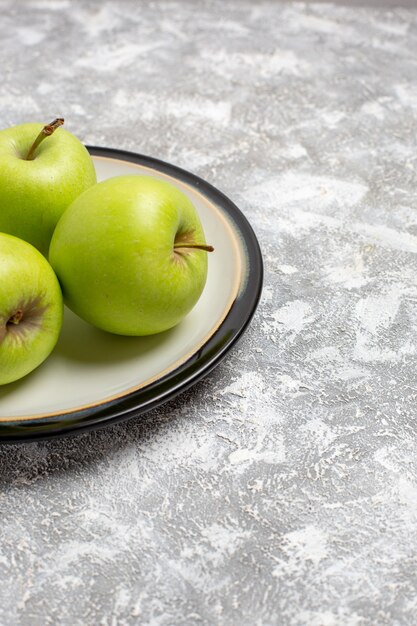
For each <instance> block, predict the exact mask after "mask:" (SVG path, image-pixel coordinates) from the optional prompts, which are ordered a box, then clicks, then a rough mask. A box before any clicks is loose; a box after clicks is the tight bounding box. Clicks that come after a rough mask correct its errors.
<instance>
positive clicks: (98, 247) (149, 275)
mask: <svg viewBox="0 0 417 626" xmlns="http://www.w3.org/2000/svg"><path fill="white" fill-rule="evenodd" d="M63 123H64V120H63V119H56V120H54V122H52V123H51V124H48V125H47V126H44V127H42V125H41V124H22V125H19V126H14V127H12V128H8V129H5V130H2V131H0V385H4V384H7V383H10V382H13V381H16V380H18V379H19V378H22V377H23V376H25V375H26V374H28V373H29V372H31V371H32V370H34V369H35V368H36V367H38V365H40V364H41V363H42V362H43V361H44V360H45V359H46V358H47V357H48V356H49V355H50V354H51V352H52V350H53V349H54V347H55V345H56V343H57V340H58V337H59V333H60V330H61V326H62V323H63V308H64V307H63V305H64V303H65V304H66V305H67V306H68V307H69V308H70V309H71V310H72V311H74V313H76V314H77V315H79V316H80V317H81V318H83V319H84V320H85V321H87V322H89V323H90V324H92V325H94V326H96V327H97V328H100V329H102V330H104V331H107V332H110V333H115V334H119V335H131V336H141V335H151V334H154V333H159V332H162V331H165V330H167V329H169V328H172V327H173V326H175V325H176V324H178V323H179V322H180V321H181V320H182V319H183V318H184V317H185V315H186V314H187V313H188V312H189V311H190V310H191V309H192V308H193V306H194V305H195V304H196V302H197V301H198V299H199V297H200V295H201V293H202V291H203V288H204V285H205V282H206V278H207V254H206V253H207V252H209V251H211V250H212V249H213V248H212V247H211V246H208V245H206V243H205V239H204V233H203V229H202V226H201V223H200V220H199V217H198V215H197V212H196V210H195V207H194V206H193V204H192V202H191V201H190V200H189V199H188V198H187V197H186V196H185V195H184V194H183V193H182V192H181V191H179V189H177V188H176V187H174V186H173V185H171V184H169V183H167V182H164V181H161V180H159V179H157V178H154V177H152V176H141V175H137V176H135V175H133V176H118V177H114V178H109V179H107V180H105V181H104V182H101V183H97V179H96V172H95V169H94V164H93V162H92V159H91V157H90V154H89V152H88V151H87V149H86V148H85V146H84V145H83V144H82V143H81V142H80V141H79V140H78V139H77V138H76V137H75V136H74V135H73V134H71V133H69V132H68V131H66V130H64V129H63V128H61V126H62V125H63Z"/></svg>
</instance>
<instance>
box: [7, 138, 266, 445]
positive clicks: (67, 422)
mask: <svg viewBox="0 0 417 626" xmlns="http://www.w3.org/2000/svg"><path fill="white" fill-rule="evenodd" d="M88 150H89V152H90V154H91V155H92V157H93V161H94V165H95V167H96V171H97V178H98V180H99V181H100V180H105V179H107V178H111V177H113V176H121V175H125V174H130V175H131V174H146V175H151V176H155V177H157V178H160V179H162V180H166V181H168V182H170V183H171V184H173V185H175V186H176V187H178V188H179V189H180V190H181V191H183V192H184V193H185V194H186V195H187V196H188V197H189V198H190V199H191V201H192V202H193V203H194V205H195V207H196V209H197V211H198V213H199V216H200V219H201V221H202V224H203V228H204V231H205V234H206V240H207V241H208V242H209V243H210V244H212V245H213V246H214V248H215V252H214V253H212V254H210V255H209V269H208V277H207V283H206V286H205V289H204V291H203V294H202V296H201V298H200V300H199V301H198V303H197V305H196V306H195V307H194V309H193V310H192V311H191V313H189V315H187V317H186V318H185V319H184V320H183V321H182V322H181V323H180V324H179V325H178V326H176V327H175V328H173V329H171V330H169V331H166V332H164V333H161V334H159V335H154V336H151V337H120V336H117V335H111V334H108V333H105V332H102V331H100V330H98V329H96V328H93V327H92V326H90V325H88V324H87V323H85V322H83V321H82V320H81V319H79V318H78V317H77V316H75V315H74V314H73V313H71V311H69V310H68V309H66V310H65V316H64V325H63V329H62V332H61V336H60V339H59V341H58V344H57V346H56V348H55V350H54V352H53V354H52V355H51V356H50V357H49V359H47V361H45V362H44V363H43V364H42V365H41V366H40V367H39V368H37V369H36V370H35V371H34V372H32V373H31V374H30V375H29V376H26V377H25V378H23V379H21V380H20V381H17V382H15V383H12V384H9V385H5V386H3V387H0V441H2V442H6V441H9V442H12V441H13V442H16V441H24V440H34V439H44V438H48V437H53V436H59V435H65V434H68V433H75V432H80V431H83V430H86V429H90V428H98V427H100V426H104V425H105V424H110V423H114V422H117V421H119V420H122V419H127V418H129V417H132V416H138V415H140V414H142V413H144V412H145V411H148V410H150V409H153V408H155V407H157V406H158V405H160V404H162V403H163V402H166V401H167V400H170V399H171V398H173V397H174V396H176V395H177V394H179V393H180V392H182V391H184V390H185V389H188V388H189V387H190V386H191V385H193V384H194V383H196V382H197V381H198V380H200V379H201V378H203V376H205V375H206V374H208V373H209V372H210V371H211V370H212V369H213V368H214V367H215V366H216V365H217V364H218V363H220V361H221V360H222V359H223V358H224V357H225V356H226V354H227V352H228V351H229V350H230V348H231V347H232V346H233V345H234V344H235V343H236V341H237V340H238V339H239V337H241V335H242V333H243V332H244V330H245V329H246V328H247V326H248V324H249V322H250V320H251V318H252V316H253V314H254V312H255V309H256V307H257V304H258V301H259V297H260V294H261V289H262V276H263V264H262V256H261V252H260V248H259V244H258V242H257V239H256V236H255V234H254V232H253V230H252V228H251V226H250V224H249V222H248V221H247V219H246V218H245V217H244V215H243V214H242V213H241V211H240V210H239V209H238V208H237V207H236V206H235V205H234V204H233V202H231V201H230V200H229V199H228V198H227V197H226V196H225V195H224V194H222V193H221V192H220V191H218V190H217V189H216V188H215V187H213V186H212V185H210V184H209V183H207V182H205V181H204V180H202V179H201V178H198V177H197V176H195V175H194V174H191V173H190V172H187V171H185V170H183V169H180V168H178V167H176V166H174V165H171V164H169V163H165V162H163V161H159V160H157V159H154V158H151V157H148V156H143V155H140V154H135V153H132V152H125V151H122V150H115V149H111V148H101V147H92V146H91V147H88Z"/></svg>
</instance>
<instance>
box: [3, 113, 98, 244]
mask: <svg viewBox="0 0 417 626" xmlns="http://www.w3.org/2000/svg"><path fill="white" fill-rule="evenodd" d="M63 123H64V120H63V119H60V118H59V119H56V120H55V121H54V122H52V123H51V124H48V125H47V126H45V127H43V128H42V124H21V125H20V126H14V127H12V128H7V129H5V130H1V131H0V189H1V194H0V232H4V233H8V234H9V235H15V236H16V237H19V238H21V239H24V240H25V241H28V242H29V243H31V244H32V245H33V246H35V248H38V250H40V251H41V252H42V254H44V255H45V256H47V254H48V249H49V243H50V240H51V237H52V233H53V232H54V228H55V226H56V223H57V221H58V219H59V218H60V217H61V215H62V213H63V212H64V211H65V209H66V208H67V207H68V206H69V205H70V204H71V202H72V201H73V200H75V198H76V197H77V196H78V195H79V194H80V193H82V192H83V191H85V190H86V189H88V187H91V185H94V184H95V183H96V181H97V179H96V172H95V169H94V164H93V161H92V159H91V157H90V155H89V153H88V151H87V149H86V148H85V146H84V145H83V144H82V143H81V142H80V141H79V140H78V139H77V138H76V137H75V136H74V135H72V134H71V133H69V132H67V131H66V130H64V129H62V128H59V127H60V126H62V124H63ZM45 138H47V140H46V141H44V139H45Z"/></svg>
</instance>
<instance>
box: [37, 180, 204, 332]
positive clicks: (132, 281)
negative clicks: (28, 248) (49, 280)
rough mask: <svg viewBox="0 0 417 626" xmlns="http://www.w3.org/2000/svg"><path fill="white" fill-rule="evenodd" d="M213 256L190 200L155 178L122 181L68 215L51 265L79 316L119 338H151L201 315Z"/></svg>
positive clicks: (91, 193)
mask: <svg viewBox="0 0 417 626" xmlns="http://www.w3.org/2000/svg"><path fill="white" fill-rule="evenodd" d="M212 249H213V248H212V247H211V246H207V245H206V243H205V239H204V233H203V229H202V226H201V223H200V220H199V218H198V215H197V213H196V210H195V208H194V206H193V204H192V203H191V201H190V200H189V199H188V198H187V196H186V195H185V194H183V193H182V192H181V191H179V190H178V189H177V188H176V187H174V186H173V185H171V184H169V183H167V182H164V181H161V180H159V179H157V178H153V177H151V176H119V177H115V178H110V179H108V180H106V181H104V182H101V183H99V184H98V185H94V186H93V187H91V188H90V189H88V190H87V191H85V192H84V193H82V194H81V195H80V196H79V197H78V198H77V199H76V200H75V201H74V202H73V203H72V204H71V206H70V207H69V208H68V209H67V210H66V211H65V213H64V214H63V215H62V217H61V218H60V220H59V222H58V224H57V227H56V229H55V232H54V234H53V237H52V241H51V247H50V251H49V261H50V263H51V265H52V267H53V268H54V270H55V272H56V274H57V276H58V279H59V281H60V283H61V287H62V290H63V295H64V301H65V303H66V304H67V305H68V306H69V308H70V309H72V310H73V311H74V313H76V314H78V315H79V316H80V317H82V318H83V319H84V320H86V321H87V322H90V323H91V324H93V325H94V326H97V327H98V328H101V329H103V330H106V331H109V332H111V333H116V334H120V335H151V334H154V333H159V332H162V331H164V330H167V329H169V328H172V327H173V326H175V325H176V324H178V322H180V321H181V320H182V319H183V318H184V316H185V315H186V314H187V313H188V312H189V311H190V310H191V309H192V308H193V307H194V305H195V304H196V302H197V300H198V299H199V297H200V295H201V293H202V291H203V288H204V285H205V282H206V278H207V252H209V251H211V250H212Z"/></svg>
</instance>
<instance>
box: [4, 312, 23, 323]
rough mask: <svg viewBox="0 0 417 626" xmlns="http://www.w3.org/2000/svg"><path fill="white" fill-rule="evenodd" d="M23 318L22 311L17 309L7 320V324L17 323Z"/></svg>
mask: <svg viewBox="0 0 417 626" xmlns="http://www.w3.org/2000/svg"><path fill="white" fill-rule="evenodd" d="M22 319H23V311H22V309H17V311H16V313H14V314H13V315H12V316H11V317H10V318H9V319H8V320H7V323H8V324H19V323H20V322H21V321H22Z"/></svg>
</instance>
